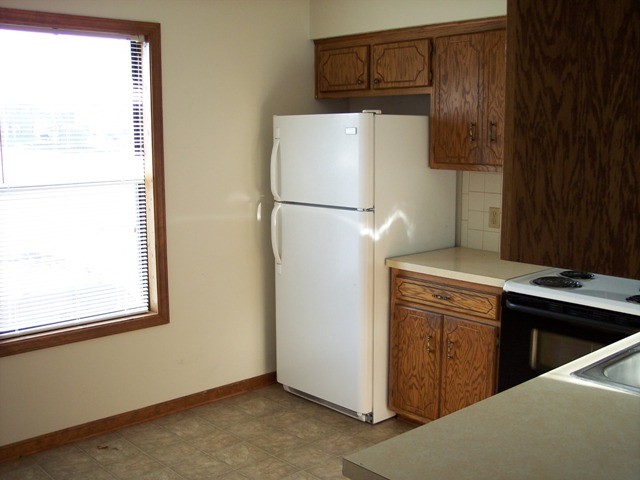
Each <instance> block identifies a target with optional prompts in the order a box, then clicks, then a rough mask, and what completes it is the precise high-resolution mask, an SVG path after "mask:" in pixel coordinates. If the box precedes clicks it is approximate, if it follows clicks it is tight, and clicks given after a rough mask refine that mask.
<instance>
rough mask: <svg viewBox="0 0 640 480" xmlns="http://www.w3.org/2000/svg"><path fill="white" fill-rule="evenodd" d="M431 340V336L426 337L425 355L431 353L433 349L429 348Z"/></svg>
mask: <svg viewBox="0 0 640 480" xmlns="http://www.w3.org/2000/svg"><path fill="white" fill-rule="evenodd" d="M432 339H433V336H432V335H427V353H432V352H433V348H432V347H431V340H432Z"/></svg>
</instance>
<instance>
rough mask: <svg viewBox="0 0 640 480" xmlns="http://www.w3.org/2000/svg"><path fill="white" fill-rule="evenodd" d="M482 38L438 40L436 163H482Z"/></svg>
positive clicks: (433, 119)
mask: <svg viewBox="0 0 640 480" xmlns="http://www.w3.org/2000/svg"><path fill="white" fill-rule="evenodd" d="M481 58H482V35H481V34H473V35H456V36H452V37H443V38H438V39H436V40H435V55H434V71H435V78H434V91H433V96H432V102H433V104H432V116H431V138H432V141H433V152H432V155H433V161H434V162H435V163H458V164H461V163H468V164H475V163H478V162H479V161H480V159H481V152H480V147H481V143H480V139H481V138H483V131H482V130H483V126H482V122H481V120H482V119H481V116H480V101H479V100H480V98H479V88H480V80H481V79H480V73H481Z"/></svg>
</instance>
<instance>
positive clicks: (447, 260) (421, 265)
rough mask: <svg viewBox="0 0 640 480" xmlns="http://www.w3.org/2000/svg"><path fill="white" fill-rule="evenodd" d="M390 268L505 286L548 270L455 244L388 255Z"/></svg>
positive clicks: (387, 261) (540, 266) (500, 286)
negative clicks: (510, 280)
mask: <svg viewBox="0 0 640 480" xmlns="http://www.w3.org/2000/svg"><path fill="white" fill-rule="evenodd" d="M385 264H386V265H387V266H388V267H391V268H398V269H401V270H407V271H410V272H417V273H424V274H426V275H435V276H439V277H444V278H449V279H452V280H461V281H465V282H472V283H479V284H483V285H489V286H493V287H498V288H502V286H503V285H504V282H505V281H506V280H508V279H510V278H515V277H520V276H522V275H527V274H529V273H533V272H538V271H540V270H544V269H545V268H548V267H545V266H542V265H533V264H529V263H518V262H510V261H508V260H502V259H500V255H499V254H498V253H497V252H490V251H486V250H476V249H472V248H464V247H452V248H445V249H441V250H433V251H430V252H422V253H416V254H413V255H404V256H401V257H393V258H388V259H387V260H386V262H385Z"/></svg>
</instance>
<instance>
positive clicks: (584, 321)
mask: <svg viewBox="0 0 640 480" xmlns="http://www.w3.org/2000/svg"><path fill="white" fill-rule="evenodd" d="M505 307H506V308H508V309H509V310H514V311H516V312H522V313H528V314H529V315H535V316H538V317H545V318H551V319H554V320H561V321H563V322H566V323H570V324H572V325H578V326H581V327H585V326H586V327H591V328H593V329H595V330H601V331H610V332H618V333H624V334H628V335H632V334H634V333H637V332H638V330H637V329H635V328H633V327H625V326H624V325H619V324H617V323H606V322H601V321H598V320H592V319H590V318H584V317H577V316H574V315H569V314H566V313H559V312H550V311H547V310H541V309H539V308H533V307H527V306H526V305H520V304H517V303H513V302H512V301H510V300H509V299H506V300H505ZM503 321H504V318H503Z"/></svg>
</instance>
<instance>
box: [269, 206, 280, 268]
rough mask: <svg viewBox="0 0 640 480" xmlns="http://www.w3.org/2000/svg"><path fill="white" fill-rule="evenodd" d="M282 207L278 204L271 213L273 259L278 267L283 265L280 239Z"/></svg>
mask: <svg viewBox="0 0 640 480" xmlns="http://www.w3.org/2000/svg"><path fill="white" fill-rule="evenodd" d="M281 207H282V205H281V204H279V203H276V204H275V205H274V207H273V210H272V212H271V249H272V250H273V258H275V260H276V265H282V258H281V257H280V244H279V242H280V238H279V236H278V214H279V212H280V208H281Z"/></svg>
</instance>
